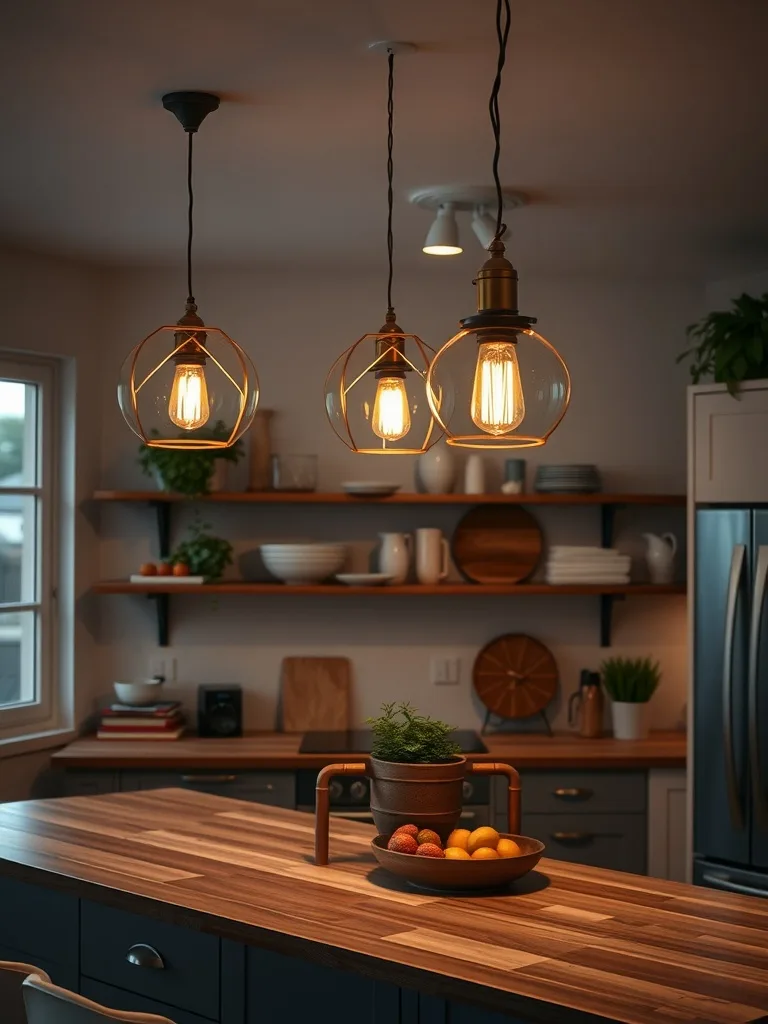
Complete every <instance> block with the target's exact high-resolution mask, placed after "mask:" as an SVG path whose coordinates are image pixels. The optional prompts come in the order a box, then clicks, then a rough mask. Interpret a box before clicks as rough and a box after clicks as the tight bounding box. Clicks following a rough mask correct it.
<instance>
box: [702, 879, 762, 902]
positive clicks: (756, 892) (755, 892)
mask: <svg viewBox="0 0 768 1024" xmlns="http://www.w3.org/2000/svg"><path fill="white" fill-rule="evenodd" d="M701 880H702V882H705V883H706V884H707V885H711V886H712V887H713V888H714V889H727V890H728V892H739V893H741V894H742V895H743V896H761V897H762V898H763V899H765V898H766V897H767V896H768V889H758V888H757V886H754V885H744V884H743V883H742V882H734V881H733V880H732V879H730V878H729V877H728V876H727V875H711V874H710V873H709V872H705V873H704V874H703V875H702V876H701Z"/></svg>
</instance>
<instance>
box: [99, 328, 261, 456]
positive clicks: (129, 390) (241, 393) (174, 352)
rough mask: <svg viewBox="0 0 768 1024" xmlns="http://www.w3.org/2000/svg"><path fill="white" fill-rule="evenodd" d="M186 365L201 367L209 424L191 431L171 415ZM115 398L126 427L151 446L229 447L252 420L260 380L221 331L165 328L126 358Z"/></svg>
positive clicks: (244, 357)
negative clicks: (180, 369)
mask: <svg viewBox="0 0 768 1024" xmlns="http://www.w3.org/2000/svg"><path fill="white" fill-rule="evenodd" d="M169 334H170V335H171V337H169ZM186 362H188V363H190V364H192V365H195V366H197V367H202V370H203V373H204V375H205V378H206V387H207V406H208V408H207V415H205V422H204V423H202V424H201V425H200V426H199V427H196V428H194V429H189V430H186V429H182V428H180V427H179V426H178V425H177V424H176V423H174V422H173V420H172V419H171V416H170V413H169V403H170V402H171V398H172V392H173V383H174V376H175V374H176V373H177V369H178V367H179V365H184V364H185V363H186ZM117 397H118V402H119V405H120V409H121V411H122V413H123V416H124V417H125V420H126V422H127V423H128V426H129V427H130V428H131V430H132V431H133V432H134V434H136V436H137V437H138V438H140V439H141V441H143V442H144V444H145V445H147V446H148V447H149V448H177V449H198V450H199V449H216V448H228V447H230V446H231V445H233V444H234V443H235V442H236V441H237V440H238V438H240V437H242V435H243V434H244V433H245V431H246V430H247V429H248V427H250V425H251V423H252V422H253V418H254V416H255V414H256V406H257V405H258V401H259V379H258V376H257V374H256V368H255V367H254V365H253V363H252V362H251V360H250V358H249V357H248V355H247V354H246V353H245V352H244V351H243V349H242V348H241V347H240V346H239V345H238V344H237V342H236V341H234V340H233V339H232V338H230V336H229V335H228V334H226V333H225V332H224V331H223V330H222V329H221V328H220V327H209V326H207V325H205V326H203V327H196V328H191V327H186V326H184V325H182V324H179V323H177V324H165V325H164V326H162V327H158V328H157V329H156V330H154V331H152V333H151V334H148V335H147V337H146V338H144V340H143V341H141V342H140V343H139V344H138V345H137V346H136V347H135V348H134V349H133V351H132V352H131V353H130V354H129V355H128V358H127V359H126V360H125V362H124V363H123V368H122V371H121V374H120V382H119V384H118V388H117Z"/></svg>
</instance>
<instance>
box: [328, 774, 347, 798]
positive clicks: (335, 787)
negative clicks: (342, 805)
mask: <svg viewBox="0 0 768 1024" xmlns="http://www.w3.org/2000/svg"><path fill="white" fill-rule="evenodd" d="M328 796H329V797H330V798H331V800H341V798H342V797H343V796H344V786H343V785H342V783H341V782H339V780H338V779H331V781H330V782H329V784H328Z"/></svg>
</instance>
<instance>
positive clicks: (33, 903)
mask: <svg viewBox="0 0 768 1024" xmlns="http://www.w3.org/2000/svg"><path fill="white" fill-rule="evenodd" d="M78 928H79V925H78V904H77V897H76V896H70V895H69V894H68V893H62V892H56V890H55V889H44V888H42V886H37V885H28V884H27V883H26V882H17V881H15V880H14V879H12V878H0V945H2V946H7V947H9V948H10V949H13V950H16V951H17V953H19V954H24V955H23V956H16V957H15V959H17V960H23V961H25V962H26V961H29V962H30V963H33V964H34V963H35V962H36V960H35V957H38V958H39V959H41V960H50V961H51V962H52V963H57V964H64V965H67V964H72V965H74V966H75V967H77V936H78ZM41 966H42V964H41Z"/></svg>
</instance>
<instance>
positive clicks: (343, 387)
mask: <svg viewBox="0 0 768 1024" xmlns="http://www.w3.org/2000/svg"><path fill="white" fill-rule="evenodd" d="M434 354H435V352H434V349H432V348H430V346H429V345H427V344H425V342H423V341H422V340H421V338H419V337H418V335H416V334H405V333H403V332H400V331H397V330H396V331H382V332H380V333H378V334H364V335H363V336H362V337H361V338H359V339H358V340H357V341H356V342H355V343H354V345H351V346H350V347H349V348H348V349H347V350H346V351H345V352H342V354H341V355H340V356H339V358H338V359H337V360H336V362H335V363H334V364H333V366H332V367H331V369H330V370H329V371H328V376H327V377H326V380H325V411H326V414H327V416H328V420H329V422H330V424H331V426H332V427H333V430H334V432H335V433H336V435H337V436H338V437H339V438H340V439H341V440H342V441H343V442H344V444H345V445H346V446H347V448H349V449H350V451H353V452H356V453H357V454H360V455H421V454H423V453H424V452H426V451H428V450H429V449H430V448H431V447H432V446H433V445H434V444H436V443H437V441H439V440H440V438H441V437H442V436H443V427H442V426H439V425H438V424H437V423H436V421H435V418H434V417H433V415H432V412H431V411H430V403H429V402H428V401H427V393H426V381H427V372H428V370H429V366H430V362H431V359H432V357H433V356H434ZM393 367H396V369H394V371H393ZM392 378H394V379H396V380H398V381H399V382H401V387H402V391H401V394H402V392H404V394H403V395H402V398H401V401H402V402H403V408H404V409H406V408H407V415H408V417H409V419H410V427H409V429H408V430H407V433H405V435H404V436H403V437H401V438H398V439H396V440H393V439H392V438H388V437H381V436H380V435H379V434H378V433H377V432H376V430H375V429H374V428H375V426H376V424H375V422H374V413H375V410H376V395H377V389H378V388H379V387H380V385H381V384H382V381H383V380H391V379H392ZM431 387H432V389H433V395H432V404H433V405H434V408H436V409H438V410H440V413H441V416H442V417H443V420H444V421H445V422H447V421H448V420H449V419H450V415H451V409H452V405H453V394H452V391H451V389H450V387H449V386H445V385H444V384H442V383H441V382H440V380H439V378H437V377H436V378H434V379H433V381H432V384H431Z"/></svg>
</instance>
